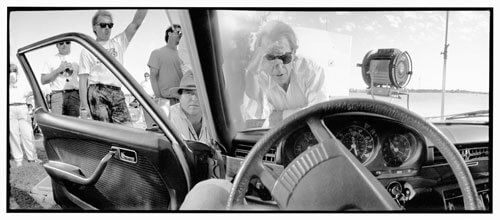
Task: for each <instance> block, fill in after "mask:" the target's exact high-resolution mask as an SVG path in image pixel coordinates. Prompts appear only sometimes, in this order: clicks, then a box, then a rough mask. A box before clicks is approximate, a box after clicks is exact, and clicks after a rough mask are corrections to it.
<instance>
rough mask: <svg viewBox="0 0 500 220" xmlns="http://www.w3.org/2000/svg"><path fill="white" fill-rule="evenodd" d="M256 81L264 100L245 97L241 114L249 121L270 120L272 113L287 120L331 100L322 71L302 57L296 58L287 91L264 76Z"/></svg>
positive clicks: (319, 67) (263, 73)
mask: <svg viewBox="0 0 500 220" xmlns="http://www.w3.org/2000/svg"><path fill="white" fill-rule="evenodd" d="M255 77H256V80H257V82H258V85H259V86H260V88H259V89H260V90H261V92H262V97H261V98H262V100H249V99H248V97H246V98H247V99H245V103H244V105H243V106H244V107H243V108H242V110H245V111H246V112H245V115H246V117H247V119H251V118H254V119H255V118H261V119H265V118H268V117H269V115H270V114H271V112H272V111H273V110H282V111H283V119H284V118H286V117H288V116H290V115H291V114H293V113H295V112H297V111H300V110H302V109H303V108H305V107H308V106H311V105H314V104H317V103H320V102H324V101H327V100H328V97H327V95H326V91H325V87H324V84H325V72H324V70H323V68H322V67H321V66H319V65H317V64H316V63H314V62H313V61H311V60H309V59H306V58H303V57H301V56H296V60H295V62H294V67H293V68H292V72H291V73H290V84H289V86H288V89H287V91H285V90H284V89H283V88H282V87H281V86H279V84H278V83H276V82H275V81H274V80H272V79H271V77H270V76H269V75H268V74H267V73H265V72H261V73H259V74H258V75H257V76H255ZM249 111H251V112H249Z"/></svg>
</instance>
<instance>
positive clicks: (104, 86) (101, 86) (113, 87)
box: [89, 83, 121, 90]
mask: <svg viewBox="0 0 500 220" xmlns="http://www.w3.org/2000/svg"><path fill="white" fill-rule="evenodd" d="M89 86H97V87H98V88H107V89H113V90H120V89H121V88H120V87H118V86H112V85H106V84H101V83H96V84H90V85H89Z"/></svg>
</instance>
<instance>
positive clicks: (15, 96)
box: [9, 83, 30, 104]
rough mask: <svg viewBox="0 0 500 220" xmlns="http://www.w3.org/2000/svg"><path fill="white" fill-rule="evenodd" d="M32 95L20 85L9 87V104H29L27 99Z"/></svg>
mask: <svg viewBox="0 0 500 220" xmlns="http://www.w3.org/2000/svg"><path fill="white" fill-rule="evenodd" d="M29 94H30V90H28V88H26V87H25V86H23V85H20V84H19V83H16V84H14V85H10V86H9V104H14V103H27V102H26V97H27V96H28V95H29Z"/></svg>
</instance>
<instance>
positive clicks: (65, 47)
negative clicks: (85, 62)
mask: <svg viewBox="0 0 500 220" xmlns="http://www.w3.org/2000/svg"><path fill="white" fill-rule="evenodd" d="M56 47H57V50H58V53H57V54H55V55H54V56H51V57H49V58H48V59H47V60H46V61H45V65H44V67H43V70H42V76H41V81H42V84H43V85H46V84H49V86H50V90H51V92H50V94H49V97H50V99H49V100H50V102H49V104H50V109H51V111H52V112H53V113H56V114H63V115H69V116H74V117H78V116H80V96H79V94H78V86H79V84H78V58H76V57H75V56H73V55H72V54H71V41H61V42H58V43H56Z"/></svg>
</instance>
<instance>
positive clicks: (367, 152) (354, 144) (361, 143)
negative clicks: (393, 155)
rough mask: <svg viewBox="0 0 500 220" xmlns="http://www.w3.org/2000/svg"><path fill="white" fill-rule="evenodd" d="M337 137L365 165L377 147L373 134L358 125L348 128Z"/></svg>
mask: <svg viewBox="0 0 500 220" xmlns="http://www.w3.org/2000/svg"><path fill="white" fill-rule="evenodd" d="M370 130H371V129H370ZM335 136H336V137H337V139H339V140H340V141H341V142H342V144H344V146H346V147H347V149H349V151H351V153H352V154H353V155H354V156H355V157H356V158H358V160H359V161H360V162H361V163H363V164H364V163H366V162H367V161H368V159H370V158H371V156H372V154H373V152H374V148H375V146H376V143H375V139H374V138H373V136H372V134H371V132H370V131H368V130H367V129H365V128H363V127H361V126H358V125H351V126H348V127H346V128H344V129H343V130H341V131H340V132H338V133H337V134H336V135H335Z"/></svg>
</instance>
